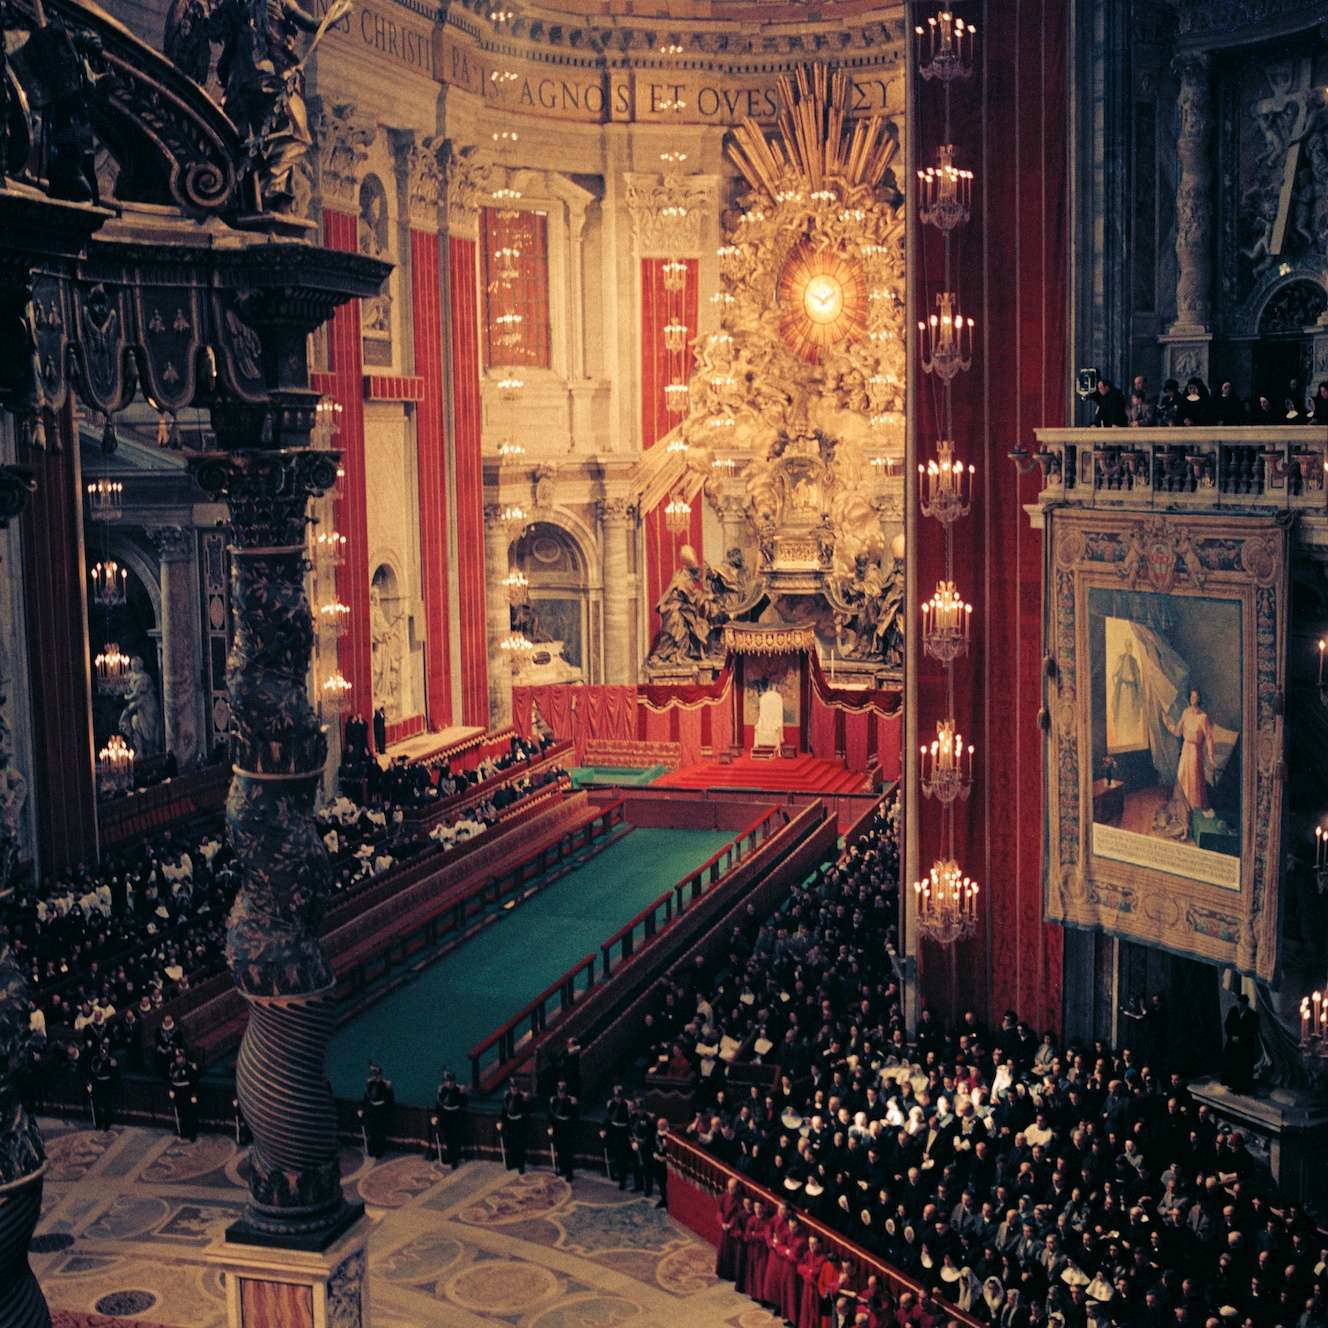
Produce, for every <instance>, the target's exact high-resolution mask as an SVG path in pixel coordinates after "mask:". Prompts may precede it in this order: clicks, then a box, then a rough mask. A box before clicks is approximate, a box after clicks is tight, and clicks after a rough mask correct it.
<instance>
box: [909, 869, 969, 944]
mask: <svg viewBox="0 0 1328 1328" xmlns="http://www.w3.org/2000/svg"><path fill="white" fill-rule="evenodd" d="M913 890H914V893H915V894H916V895H917V901H918V930H919V931H920V932H921V933H922V934H923V935H924V936H926V937H928V938H929V939H930V940H933V941H935V942H936V943H937V944H938V945H953V944H954V943H955V942H956V941H962V940H964V939H965V938H966V937H968V936H972V934H973V933H974V932H975V931H976V930H977V925H978V883H977V882H976V881H975V880H973V879H972V878H971V877H968V876H965V875H964V874H963V872H962V871H961V870H960V869H959V864H958V863H957V862H955V861H953V860H952V859H950V858H943V859H942V860H941V861H939V862H935V863H933V864H932V868H931V871H930V872H928V873H927V875H926V876H924V877H923V878H922V880H920V881H914V882H913Z"/></svg>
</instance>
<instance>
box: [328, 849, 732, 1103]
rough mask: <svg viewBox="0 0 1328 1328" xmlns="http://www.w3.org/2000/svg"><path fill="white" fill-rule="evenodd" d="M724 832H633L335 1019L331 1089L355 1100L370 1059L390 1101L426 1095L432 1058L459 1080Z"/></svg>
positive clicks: (433, 1070) (433, 1081) (433, 1083)
mask: <svg viewBox="0 0 1328 1328" xmlns="http://www.w3.org/2000/svg"><path fill="white" fill-rule="evenodd" d="M731 839H732V835H731V834H730V833H728V832H726V831H713V830H652V829H643V828H637V829H633V830H632V831H630V832H629V833H628V834H627V835H625V836H624V837H623V838H622V839H620V840H618V841H617V842H616V843H615V844H612V845H610V846H609V847H608V848H607V849H605V850H604V851H603V852H602V853H600V854H599V855H598V856H596V857H594V858H591V859H590V861H589V862H587V863H586V864H585V865H584V866H582V867H579V868H577V869H576V870H575V871H573V872H570V873H569V874H568V875H566V876H564V877H563V878H562V879H561V880H559V881H556V882H554V884H553V885H551V886H549V887H548V889H546V890H544V891H542V892H541V893H539V894H537V895H535V896H534V897H533V898H532V899H529V900H527V901H526V902H525V903H524V904H520V905H518V906H517V907H516V908H514V909H512V910H510V911H509V912H507V913H504V914H503V915H502V916H501V917H500V919H499V920H498V921H497V922H496V923H495V924H494V925H493V926H491V927H488V928H487V929H486V930H484V931H482V932H481V933H480V934H479V935H478V936H476V937H474V938H473V939H472V940H470V941H467V942H466V943H465V944H464V945H462V946H460V947H459V948H458V949H456V950H454V951H452V952H451V953H450V954H448V955H445V956H444V957H443V958H441V959H440V960H438V962H437V963H435V964H432V965H431V966H430V967H428V968H426V969H424V970H423V971H422V972H420V973H419V974H418V975H416V976H415V977H414V978H413V979H412V980H411V981H409V982H408V983H406V985H404V986H402V987H400V988H398V989H397V990H396V991H394V992H392V993H391V995H389V996H386V997H384V998H383V999H382V1000H380V1001H379V1002H378V1003H377V1004H376V1005H373V1006H370V1007H369V1009H367V1010H365V1011H364V1012H363V1013H362V1014H361V1015H359V1016H358V1017H357V1018H355V1019H354V1020H352V1021H351V1022H350V1023H348V1024H346V1025H345V1026H344V1027H343V1028H341V1029H340V1030H339V1031H338V1032H337V1034H336V1036H335V1037H334V1038H333V1040H332V1045H331V1046H330V1047H329V1048H328V1053H327V1075H328V1078H329V1079H330V1080H331V1082H332V1091H333V1092H334V1093H335V1094H336V1095H337V1097H340V1098H354V1099H358V1098H359V1097H360V1095H361V1094H362V1093H363V1091H364V1080H365V1076H366V1075H367V1073H368V1062H369V1058H370V1057H371V1056H372V1057H373V1058H374V1059H375V1060H377V1061H378V1062H379V1063H380V1064H381V1065H382V1067H383V1073H384V1074H385V1075H386V1076H387V1077H388V1078H389V1079H391V1080H392V1082H393V1087H394V1089H395V1091H396V1097H397V1101H398V1102H404V1103H411V1104H415V1105H420V1106H423V1105H426V1104H428V1103H431V1102H432V1101H433V1098H434V1092H435V1091H436V1089H437V1086H438V1083H439V1081H440V1075H439V1066H440V1065H442V1064H446V1065H448V1066H449V1067H450V1068H452V1069H454V1070H456V1072H457V1079H458V1081H459V1082H461V1083H463V1084H466V1083H468V1082H469V1078H470V1061H469V1060H468V1059H467V1056H466V1053H467V1052H469V1051H470V1049H471V1048H472V1047H473V1046H475V1045H476V1044H477V1043H478V1042H480V1041H482V1040H483V1039H484V1038H485V1037H487V1036H488V1035H489V1034H490V1033H491V1032H493V1031H494V1029H496V1028H497V1027H498V1026H499V1025H500V1024H502V1023H504V1022H505V1021H506V1020H507V1019H510V1018H511V1016H512V1015H514V1014H515V1013H516V1012H517V1011H518V1010H520V1009H521V1007H522V1006H524V1005H525V1004H526V1002H527V1001H529V1000H530V999H531V998H532V997H535V996H538V995H539V993H540V992H542V991H543V990H544V989H545V988H546V987H548V986H549V985H550V984H551V983H553V982H556V981H557V980H558V978H560V977H561V976H562V975H563V974H564V973H565V972H566V971H567V970H568V969H569V968H571V967H572V965H573V964H575V963H576V962H577V961H578V960H579V959H583V958H584V957H585V956H586V955H588V954H590V953H592V952H594V953H595V954H596V955H598V951H599V947H600V943H601V942H602V941H605V940H607V939H608V938H609V937H610V936H612V935H613V933H614V932H616V931H617V930H618V928H619V927H621V926H622V925H623V923H625V922H627V921H628V919H630V918H632V917H635V916H636V914H637V913H639V912H640V911H641V909H643V908H644V907H645V906H646V905H647V904H648V903H650V901H651V900H652V899H657V898H658V897H659V896H660V895H661V894H663V893H664V891H665V890H667V889H668V888H669V887H670V886H672V885H673V884H674V883H675V882H677V881H679V880H680V879H681V878H682V877H683V876H684V875H686V874H687V872H689V871H691V870H692V869H693V868H695V867H698V866H700V864H701V863H703V862H705V861H706V860H707V859H708V858H710V857H711V856H712V855H713V854H715V853H717V852H718V851H719V850H720V849H721V848H723V847H724V845H725V844H727V843H729V842H730V841H731Z"/></svg>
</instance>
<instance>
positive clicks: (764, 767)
mask: <svg viewBox="0 0 1328 1328" xmlns="http://www.w3.org/2000/svg"><path fill="white" fill-rule="evenodd" d="M650 787H651V788H657V789H709V788H742V789H762V790H764V791H766V792H770V793H866V792H869V791H870V788H871V785H870V783H869V781H868V779H867V776H866V775H864V774H863V773H862V772H861V771H859V770H850V769H848V767H847V766H845V765H844V763H843V762H842V761H823V760H821V759H820V758H819V757H815V756H807V755H802V756H795V757H793V758H791V759H785V758H784V757H779V756H776V757H771V758H769V759H768V760H753V759H752V758H751V757H750V756H739V757H735V758H734V760H733V761H731V762H729V763H728V764H725V763H723V762H721V761H701V762H700V763H698V764H697V765H689V766H685V767H684V768H683V769H681V770H675V771H674V772H673V773H672V774H671V775H663V776H661V777H660V778H659V779H657V780H655V782H654V783H653V784H651V786H650Z"/></svg>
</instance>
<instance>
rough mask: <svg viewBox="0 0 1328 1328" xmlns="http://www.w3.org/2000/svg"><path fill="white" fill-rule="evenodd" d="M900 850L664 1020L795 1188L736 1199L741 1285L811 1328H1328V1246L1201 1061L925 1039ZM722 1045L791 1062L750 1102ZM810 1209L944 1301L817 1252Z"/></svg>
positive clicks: (800, 1327) (722, 1116)
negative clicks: (1279, 1200) (908, 944)
mask: <svg viewBox="0 0 1328 1328" xmlns="http://www.w3.org/2000/svg"><path fill="white" fill-rule="evenodd" d="M894 838H895V835H894V825H893V822H892V821H890V820H889V819H888V817H882V818H881V819H879V821H878V824H877V826H876V829H875V831H874V832H873V834H872V836H871V840H874V843H873V842H867V841H864V842H862V843H860V845H859V851H858V852H857V853H856V854H855V853H853V852H850V853H849V854H846V855H844V856H843V857H841V859H840V861H839V862H838V863H837V864H836V866H835V868H834V869H832V870H831V871H828V872H825V873H824V874H822V875H819V876H818V877H817V878H815V879H814V880H813V881H812V882H811V883H809V885H808V886H806V887H805V888H803V889H801V890H798V891H796V892H794V895H793V897H792V898H791V899H790V901H789V902H788V904H787V905H786V906H785V907H784V908H783V909H782V910H781V911H780V912H779V913H778V914H777V915H776V916H775V917H774V918H773V919H771V920H769V921H764V922H758V923H756V924H755V925H754V926H753V925H750V924H749V926H748V928H747V930H746V931H744V932H741V934H738V933H735V935H734V937H733V940H732V944H731V946H730V955H729V958H728V960H727V964H726V965H725V966H724V967H723V970H722V971H721V972H720V973H718V974H709V973H698V975H697V978H696V980H695V981H694V982H692V983H691V984H690V990H689V989H687V984H683V985H682V986H681V987H680V988H679V989H678V990H677V991H675V992H674V993H673V997H674V999H673V1007H674V1008H673V1010H672V1011H671V1012H666V1014H665V1015H664V1016H663V1017H662V1019H661V1020H659V1021H658V1023H659V1028H658V1032H659V1033H663V1034H665V1040H664V1041H662V1042H661V1043H660V1045H659V1046H658V1047H657V1049H656V1055H657V1056H660V1057H663V1058H664V1060H663V1062H662V1064H664V1065H668V1064H669V1063H670V1062H673V1065H672V1068H674V1069H679V1068H682V1067H684V1066H689V1067H690V1068H692V1069H693V1070H694V1071H695V1073H696V1074H697V1077H698V1097H699V1100H700V1102H701V1109H700V1110H699V1111H698V1115H697V1120H696V1121H695V1122H693V1124H692V1125H691V1126H689V1127H688V1134H689V1135H691V1136H692V1137H693V1138H694V1139H696V1140H697V1141H698V1142H699V1143H701V1144H702V1145H703V1146H704V1147H706V1148H707V1149H708V1150H710V1151H711V1152H712V1153H713V1154H714V1155H715V1156H716V1157H717V1158H719V1159H720V1160H722V1161H723V1162H725V1163H726V1164H728V1165H729V1166H730V1167H732V1168H733V1169H734V1170H736V1171H737V1172H738V1173H740V1175H741V1176H745V1177H749V1178H750V1179H751V1180H752V1181H753V1182H755V1183H756V1184H759V1185H761V1186H763V1187H764V1188H765V1189H767V1190H770V1191H773V1192H774V1193H775V1194H777V1195H778V1196H780V1198H781V1199H782V1200H784V1202H783V1203H782V1204H781V1205H780V1206H779V1208H778V1210H777V1211H775V1212H773V1213H772V1212H770V1211H768V1209H767V1208H766V1207H764V1206H763V1205H761V1204H760V1203H758V1202H756V1201H755V1200H754V1198H753V1196H752V1194H750V1193H748V1194H744V1192H743V1189H742V1186H741V1183H737V1184H734V1185H733V1186H732V1187H731V1192H729V1193H727V1194H725V1195H724V1196H723V1197H722V1200H721V1205H720V1214H719V1216H720V1223H721V1229H722V1232H723V1240H722V1243H721V1248H720V1251H719V1255H718V1268H719V1271H720V1273H721V1275H723V1276H727V1277H731V1278H733V1279H734V1280H735V1281H736V1283H737V1285H738V1287H739V1289H741V1290H742V1291H744V1292H746V1293H747V1294H748V1295H750V1296H751V1297H752V1298H753V1299H754V1300H757V1301H759V1302H761V1303H763V1304H765V1305H766V1306H768V1307H769V1308H770V1309H771V1310H772V1312H774V1313H775V1314H776V1315H777V1316H781V1317H782V1318H784V1319H785V1320H786V1321H788V1322H789V1323H791V1324H794V1325H795V1326H796V1328H843V1325H846V1324H847V1325H853V1326H854V1328H886V1326H887V1325H889V1326H890V1328H895V1326H896V1325H897V1326H898V1328H908V1326H909V1325H914V1324H923V1325H926V1324H929V1323H931V1322H932V1321H933V1320H934V1319H935V1320H937V1321H939V1322H941V1323H944V1322H945V1321H946V1320H945V1317H944V1316H945V1314H946V1305H947V1303H948V1305H950V1306H954V1307H957V1308H959V1309H961V1310H964V1311H966V1312H967V1313H969V1314H970V1315H972V1316H973V1317H975V1318H977V1319H978V1320H979V1321H981V1322H984V1323H991V1324H997V1325H1001V1328H1026V1326H1027V1325H1039V1324H1044V1323H1051V1322H1056V1323H1060V1324H1063V1325H1065V1326H1066V1328H1089V1326H1090V1325H1094V1326H1097V1325H1107V1324H1122V1325H1125V1324H1128V1325H1135V1324H1137V1325H1143V1326H1145V1328H1162V1326H1163V1325H1167V1326H1168V1328H1171V1326H1173V1325H1175V1326H1178V1328H1184V1326H1185V1325H1212V1324H1215V1325H1219V1326H1221V1325H1227V1324H1232V1325H1238V1326H1240V1328H1322V1326H1323V1325H1324V1324H1325V1323H1328V1304H1326V1303H1325V1289H1328V1268H1326V1267H1325V1260H1326V1259H1328V1249H1325V1248H1324V1246H1325V1244H1328V1242H1325V1241H1324V1240H1323V1239H1322V1238H1321V1233H1320V1232H1319V1231H1318V1230H1317V1229H1316V1227H1315V1226H1314V1224H1313V1222H1312V1221H1311V1220H1310V1218H1309V1217H1308V1215H1307V1214H1306V1213H1305V1212H1303V1211H1302V1210H1301V1209H1300V1208H1298V1207H1297V1206H1296V1205H1294V1204H1291V1205H1287V1206H1284V1207H1279V1208H1278V1209H1277V1210H1276V1211H1275V1210H1274V1206H1273V1205H1274V1202H1275V1200H1276V1195H1275V1194H1274V1192H1273V1187H1272V1182H1271V1177H1270V1176H1269V1174H1268V1172H1267V1170H1266V1169H1265V1168H1264V1166H1263V1165H1262V1164H1261V1163H1260V1162H1259V1161H1257V1160H1256V1158H1255V1157H1254V1155H1253V1154H1252V1153H1251V1151H1250V1150H1249V1149H1248V1148H1247V1147H1246V1146H1245V1141H1244V1139H1243V1138H1242V1136H1241V1134H1240V1133H1239V1132H1238V1131H1233V1130H1230V1129H1228V1128H1225V1127H1223V1126H1221V1125H1220V1124H1219V1123H1218V1122H1217V1121H1216V1120H1215V1119H1213V1118H1212V1117H1211V1116H1210V1115H1209V1113H1208V1112H1207V1110H1206V1108H1202V1107H1200V1106H1198V1105H1197V1104H1196V1102H1195V1101H1194V1099H1193V1098H1192V1097H1191V1095H1190V1093H1189V1091H1188V1087H1187V1085H1186V1083H1185V1081H1184V1080H1183V1078H1182V1077H1181V1076H1180V1075H1178V1074H1174V1073H1168V1072H1167V1067H1166V1066H1165V1065H1158V1064H1154V1065H1153V1066H1145V1065H1142V1064H1138V1063H1136V1061H1135V1058H1134V1057H1133V1056H1132V1055H1131V1053H1130V1052H1128V1051H1121V1052H1119V1053H1117V1052H1113V1051H1112V1050H1111V1049H1110V1048H1109V1047H1107V1046H1105V1045H1104V1044H1101V1043H1099V1044H1097V1045H1096V1046H1094V1047H1093V1048H1091V1049H1090V1048H1083V1047H1067V1048H1065V1049H1063V1050H1062V1049H1060V1048H1058V1046H1057V1044H1056V1041H1055V1039H1054V1038H1053V1037H1052V1036H1051V1035H1050V1034H1047V1035H1044V1036H1043V1037H1041V1038H1039V1037H1038V1036H1037V1035H1036V1034H1035V1033H1034V1031H1033V1030H1032V1029H1031V1028H1030V1027H1029V1026H1028V1025H1027V1024H1025V1023H1023V1022H1021V1021H1020V1020H1019V1019H1018V1018H1017V1017H1016V1015H1015V1014H1014V1013H1013V1012H1010V1013H1007V1014H1006V1015H1005V1017H1004V1018H1003V1020H1002V1022H1001V1025H1000V1027H999V1028H998V1029H995V1030H989V1029H987V1028H986V1027H985V1026H984V1025H983V1023H982V1022H981V1021H980V1020H978V1019H977V1018H975V1017H974V1016H973V1015H972V1014H971V1013H969V1014H966V1015H965V1016H964V1018H963V1019H962V1021H961V1022H960V1023H959V1025H958V1026H957V1027H954V1028H944V1027H942V1026H941V1025H940V1022H939V1021H938V1020H936V1019H934V1018H932V1017H931V1016H930V1015H929V1014H927V1012H926V1011H924V1012H923V1015H922V1017H921V1019H920V1021H919V1026H918V1030H917V1034H916V1037H915V1039H914V1040H913V1041H912V1042H911V1043H910V1042H909V1041H908V1040H907V1039H906V1037H905V1033H904V1027H903V1021H902V1014H901V1009H900V1003H899V998H898V997H899V993H898V989H897V986H896V983H895V980H894V975H893V972H892V968H891V959H890V954H889V951H888V950H887V946H886V944H885V943H884V940H886V939H888V938H889V936H890V933H891V930H892V923H893V910H894V907H895V900H896V880H897V877H896V872H897V852H896V850H895V847H894ZM883 873H885V874H886V875H885V879H881V877H882V874H883ZM878 898H882V899H884V900H885V901H886V903H885V906H884V908H885V914H886V915H887V916H888V917H889V918H890V919H891V921H890V922H887V923H886V924H885V925H884V926H882V925H881V923H880V922H879V921H878V918H879V917H880V915H879V914H878V913H877V911H876V910H877V909H878V907H880V906H879V905H878V904H877V899H878ZM740 930H741V929H740ZM690 976H691V975H689V977H690ZM693 1008H694V1011H695V1013H692V1009H693ZM684 1011H685V1013H684ZM725 1039H728V1040H729V1043H730V1044H731V1043H732V1042H734V1041H736V1042H737V1044H738V1046H739V1047H740V1049H741V1050H740V1051H739V1052H738V1056H740V1057H745V1056H751V1057H754V1058H758V1059H760V1060H761V1061H762V1063H763V1064H766V1065H770V1066H771V1067H772V1069H771V1073H770V1081H771V1084H772V1087H771V1088H770V1089H768V1090H765V1089H760V1088H748V1089H746V1090H744V1091H742V1092H740V1093H739V1092H732V1091H730V1090H729V1089H728V1088H727V1087H726V1086H725V1070H726V1063H725V1058H724V1057H723V1055H722V1054H719V1053H716V1054H715V1056H714V1063H713V1068H712V1070H711V1072H710V1073H709V1074H706V1072H705V1065H706V1062H707V1060H708V1059H710V1058H711V1052H710V1048H713V1047H716V1046H720V1047H722V1046H723V1045H724V1044H725ZM758 1049H763V1050H760V1051H759V1052H758ZM807 1217H811V1218H813V1219H815V1221H817V1222H819V1223H821V1224H824V1225H825V1226H828V1227H830V1228H832V1229H833V1230H835V1231H836V1232H837V1233H839V1234H840V1235H841V1236H843V1237H844V1238H846V1239H847V1240H848V1241H850V1242H852V1243H853V1244H855V1245H857V1246H859V1247H860V1248H862V1249H863V1250H865V1251H867V1252H868V1253H870V1254H871V1255H874V1256H876V1257H878V1258H880V1259H881V1260H883V1261H884V1262H886V1263H888V1264H890V1265H892V1266H893V1267H894V1268H896V1269H898V1270H899V1271H900V1272H902V1273H904V1274H905V1275H906V1276H907V1277H908V1278H910V1279H912V1280H913V1281H915V1282H916V1283H918V1284H920V1286H921V1287H922V1289H923V1293H924V1294H923V1296H922V1297H915V1296H912V1295H906V1296H900V1297H898V1298H895V1297H892V1296H891V1295H890V1294H889V1293H888V1291H887V1289H886V1288H885V1287H884V1286H883V1285H881V1284H880V1282H879V1281H878V1280H876V1279H874V1278H871V1277H869V1276H866V1269H865V1268H855V1267H854V1266H853V1264H852V1261H851V1260H842V1259H839V1258H837V1257H836V1256H834V1255H833V1253H832V1252H831V1251H827V1250H825V1249H823V1248H820V1244H819V1241H813V1240H812V1239H811V1238H810V1236H809V1235H808V1234H807V1231H806V1230H805V1229H804V1223H805V1220H806V1218H807Z"/></svg>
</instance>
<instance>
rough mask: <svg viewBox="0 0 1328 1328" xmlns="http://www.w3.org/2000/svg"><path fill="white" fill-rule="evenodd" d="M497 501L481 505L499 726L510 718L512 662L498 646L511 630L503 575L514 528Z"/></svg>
mask: <svg viewBox="0 0 1328 1328" xmlns="http://www.w3.org/2000/svg"><path fill="white" fill-rule="evenodd" d="M502 510H503V509H502V508H501V507H500V506H499V505H498V504H497V503H486V504H485V507H484V599H485V604H486V608H487V613H486V615H485V616H486V619H487V622H488V629H489V631H488V635H489V725H490V727H491V728H495V729H496V728H501V727H502V726H503V725H504V724H510V723H511V722H512V662H511V660H509V659H508V658H507V652H506V651H505V650H503V648H502V646H501V644H500V643H501V642H502V640H503V639H504V638H505V637H506V636H507V635H508V633H509V632H510V631H511V630H512V616H511V610H510V609H509V607H508V603H507V589H506V587H505V586H504V585H503V578H504V577H505V576H506V575H507V571H508V556H509V550H510V548H511V544H512V535H513V533H514V532H513V530H512V527H511V525H510V523H509V522H508V521H506V520H505V519H504V517H503V514H502Z"/></svg>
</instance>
